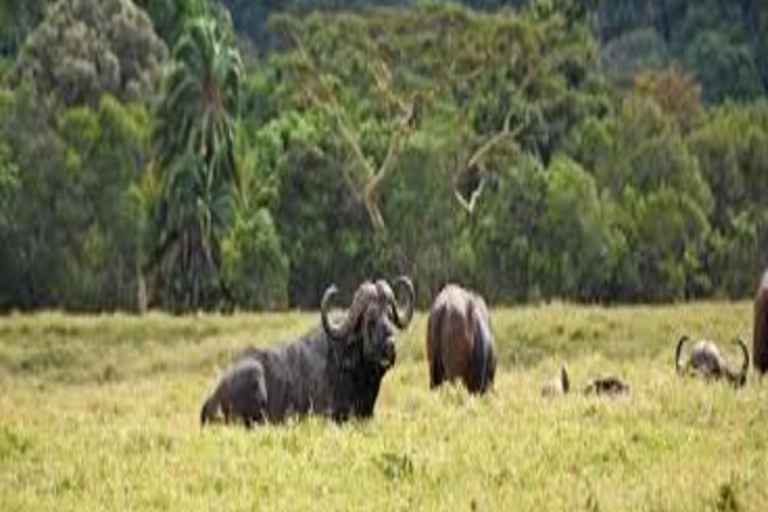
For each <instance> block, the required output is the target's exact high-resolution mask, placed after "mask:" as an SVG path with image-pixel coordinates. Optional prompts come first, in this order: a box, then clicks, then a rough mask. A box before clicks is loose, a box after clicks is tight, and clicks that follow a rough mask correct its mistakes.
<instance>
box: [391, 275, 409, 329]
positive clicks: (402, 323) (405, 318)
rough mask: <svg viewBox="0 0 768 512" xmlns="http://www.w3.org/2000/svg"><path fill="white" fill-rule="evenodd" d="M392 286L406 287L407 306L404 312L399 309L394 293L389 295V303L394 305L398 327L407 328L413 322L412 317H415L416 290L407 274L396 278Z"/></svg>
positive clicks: (394, 315) (393, 311)
mask: <svg viewBox="0 0 768 512" xmlns="http://www.w3.org/2000/svg"><path fill="white" fill-rule="evenodd" d="M392 286H393V287H394V288H398V287H401V288H404V289H405V292H406V295H407V299H406V308H405V311H404V312H403V311H400V310H399V309H398V307H397V300H396V299H395V295H394V293H392V294H391V295H389V296H388V297H387V300H388V301H389V304H390V305H391V306H392V318H393V319H394V322H395V325H396V326H397V327H398V329H405V328H406V327H408V324H409V323H411V319H412V318H413V310H414V308H415V307H416V292H415V291H414V290H413V282H411V280H410V279H409V278H408V277H406V276H400V277H398V278H397V279H395V281H394V283H392ZM390 293H391V292H390Z"/></svg>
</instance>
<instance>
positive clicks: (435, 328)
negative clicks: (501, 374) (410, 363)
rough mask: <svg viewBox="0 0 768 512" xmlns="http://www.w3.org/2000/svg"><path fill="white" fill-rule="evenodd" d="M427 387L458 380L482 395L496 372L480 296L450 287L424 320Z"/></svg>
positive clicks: (489, 330)
mask: <svg viewBox="0 0 768 512" xmlns="http://www.w3.org/2000/svg"><path fill="white" fill-rule="evenodd" d="M427 362H428V363H429V379H430V387H432V388H434V387H436V386H439V385H440V384H442V383H443V382H444V381H446V380H448V381H451V380H456V379H461V380H462V381H463V382H464V385H465V386H466V387H467V389H468V390H469V391H470V392H472V393H484V392H485V391H486V390H487V389H488V388H489V387H490V386H491V385H492V384H493V378H494V375H495V373H496V348H495V346H494V342H493V334H492V332H491V324H490V316H489V314H488V308H487V307H486V305H485V301H484V300H483V299H482V297H480V296H479V295H477V294H475V293H472V292H470V291H467V290H465V289H464V288H461V287H460V286H457V285H453V284H449V285H448V286H446V287H445V288H443V289H442V291H441V292H440V293H439V294H438V295H437V297H436V298H435V302H434V304H433V305H432V310H431V311H430V313H429V319H428V320H427Z"/></svg>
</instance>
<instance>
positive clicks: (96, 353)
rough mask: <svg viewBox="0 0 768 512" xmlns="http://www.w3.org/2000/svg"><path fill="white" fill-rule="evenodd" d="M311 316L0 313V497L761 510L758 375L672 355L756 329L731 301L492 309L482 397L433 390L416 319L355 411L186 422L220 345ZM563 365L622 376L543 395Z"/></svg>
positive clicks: (766, 406)
mask: <svg viewBox="0 0 768 512" xmlns="http://www.w3.org/2000/svg"><path fill="white" fill-rule="evenodd" d="M317 321H318V317H317V315H316V314H300V313H291V314H282V315H272V314H270V315H236V316H233V317H228V316H202V317H187V318H178V317H170V316H163V315H150V316H148V317H144V318H136V317H131V316H122V315H117V316H92V317H81V316H67V315H64V314H58V313H45V314H39V315H32V316H15V317H10V318H4V319H0V390H1V391H0V509H1V510H3V511H14V510H40V511H50V510H57V511H66V510H89V511H90V510H94V511H95V510H185V511H190V510H216V511H229V510H323V511H330V510H408V511H412V510H531V511H538V510H563V511H565V510H567V511H575V510H588V511H592V510H604V511H615V510H647V511H665V510H669V511H673V510H674V511H677V510H689V511H701V510H713V511H718V510H747V511H750V510H751V511H765V510H768V382H766V383H761V382H759V381H758V380H757V379H755V378H754V377H752V376H751V377H750V380H749V383H748V385H747V387H746V388H745V389H743V390H741V391H738V392H735V391H734V390H733V389H731V388H729V387H727V386H724V385H709V384H706V383H702V382H699V381H695V380H692V379H680V378H677V377H676V375H675V374H674V371H673V367H672V359H673V357H672V353H673V350H674V344H675V342H676V340H677V339H678V338H679V336H680V334H682V333H683V332H686V333H688V334H689V335H691V336H692V337H698V336H708V337H711V338H714V339H715V340H721V341H723V340H730V339H731V338H732V337H733V336H735V335H737V334H738V335H741V336H742V337H743V338H744V339H745V341H747V342H748V344H750V343H749V340H750V335H751V305H750V304H748V303H746V302H744V303H737V304H731V303H698V304H689V305H680V306H669V307H620V308H599V307H580V306H572V305H564V304H553V305H548V306H541V307H524V308H514V309H504V310H496V311H494V312H493V322H494V328H495V333H496V338H497V344H498V348H499V352H500V369H499V372H498V374H497V381H496V386H495V391H494V392H493V393H492V394H490V395H488V396H485V397H483V398H476V397H470V396H468V395H467V394H466V393H465V392H464V391H463V390H462V389H461V388H455V387H446V388H444V389H442V390H440V391H439V392H430V391H429V389H428V385H427V365H426V362H425V360H424V332H425V325H426V319H425V317H424V316H423V315H417V317H416V319H415V321H414V323H413V324H412V325H411V327H410V328H409V329H408V330H407V331H405V332H404V333H403V334H402V336H401V338H400V341H399V352H398V362H397V364H396V366H395V368H394V369H393V370H392V371H391V372H390V373H389V374H388V375H387V377H386V378H385V380H384V384H383V387H382V393H381V396H380V398H379V402H378V403H377V407H376V415H375V417H374V418H373V419H372V420H371V421H367V422H352V423H349V424H346V425H343V426H338V425H335V424H333V423H332V422H329V421H327V420H324V419H320V418H309V419H306V420H301V421H293V422H289V423H288V424H286V425H282V426H269V427H264V428H259V429H257V430H255V431H252V432H247V431H245V430H244V429H241V428H226V427H214V428H210V429H205V430H201V429H200V428H199V425H198V413H199V407H200V403H201V400H202V399H203V398H204V396H205V395H206V394H207V393H208V391H209V390H210V388H211V387H212V386H213V385H214V384H215V382H216V379H217V376H218V373H219V372H220V371H221V370H222V369H223V368H224V367H225V366H226V365H227V364H228V362H229V361H231V359H232V357H233V355H234V354H236V353H237V352H238V351H239V350H240V349H242V348H243V347H245V346H247V345H250V344H255V345H260V346H264V345H270V344H273V343H277V342H279V341H281V340H283V339H289V338H291V337H293V336H296V335H299V334H301V333H303V332H304V331H306V330H307V329H308V328H310V327H311V326H313V325H314V324H315V323H317ZM725 347H726V348H727V352H728V355H729V356H731V357H732V358H734V359H736V360H738V359H737V357H738V354H737V352H736V351H734V350H732V348H731V347H730V346H729V344H725ZM562 362H566V363H567V364H568V367H569V370H570V373H571V377H572V382H573V383H574V384H575V386H576V387H578V388H581V387H583V386H584V384H586V382H587V380H588V379H589V378H592V377H595V376H597V375H601V374H608V373H613V374H618V375H621V376H623V377H624V378H626V379H627V380H628V381H629V382H630V383H631V385H632V393H631V394H630V395H629V396H628V397H625V398H621V399H617V400H610V399H598V398H590V397H584V396H580V395H578V394H575V395H572V396H569V397H566V398H564V399H557V400H550V401H545V400H543V399H542V398H540V396H539V389H540V386H541V384H542V383H543V382H544V381H546V380H548V379H550V378H552V377H554V376H556V375H557V373H558V368H559V366H560V364H561V363H562Z"/></svg>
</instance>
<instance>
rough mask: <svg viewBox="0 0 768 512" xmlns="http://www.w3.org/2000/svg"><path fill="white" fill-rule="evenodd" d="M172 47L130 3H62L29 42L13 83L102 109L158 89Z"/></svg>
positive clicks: (115, 0) (86, 0)
mask: <svg viewBox="0 0 768 512" xmlns="http://www.w3.org/2000/svg"><path fill="white" fill-rule="evenodd" d="M166 53H167V51H166V48H165V45H164V44H163V42H162V40H160V39H159V38H158V37H157V36H156V35H155V32H154V30H153V28H152V22H151V21H150V19H149V17H148V16H147V15H146V13H145V12H144V11H142V10H140V9H138V8H137V7H136V6H135V5H134V4H133V3H132V2H131V1H130V0H105V1H104V2H100V1H98V0H58V1H57V2H56V3H55V4H53V5H52V6H51V7H50V9H49V10H48V13H47V15H46V18H45V19H44V20H43V22H42V23H41V24H40V25H39V26H38V27H37V28H36V29H35V31H34V32H33V33H32V34H31V36H30V37H29V40H28V41H27V43H26V44H25V46H24V48H23V50H22V52H21V53H20V55H19V58H18V60H17V62H16V67H15V70H14V73H13V77H12V81H13V83H14V84H19V83H21V82H24V81H29V82H30V83H32V84H33V85H34V86H35V88H36V89H37V91H38V92H39V93H40V94H42V95H47V94H49V93H50V94H53V96H54V97H55V98H57V100H59V101H60V102H61V103H62V104H64V105H66V106H72V105H90V106H96V105H98V103H99V100H100V99H101V95H102V94H103V93H110V94H112V95H114V96H116V97H118V98H120V99H121V100H126V101H136V100H140V99H145V98H146V96H147V95H148V94H150V93H152V92H153V91H154V88H155V82H156V80H157V78H158V77H159V73H160V67H161V65H162V63H163V61H164V60H165V57H166Z"/></svg>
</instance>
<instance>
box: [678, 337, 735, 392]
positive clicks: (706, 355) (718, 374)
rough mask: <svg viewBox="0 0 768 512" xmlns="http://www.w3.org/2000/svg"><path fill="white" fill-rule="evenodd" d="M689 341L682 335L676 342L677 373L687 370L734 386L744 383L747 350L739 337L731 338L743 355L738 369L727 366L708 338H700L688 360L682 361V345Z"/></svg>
mask: <svg viewBox="0 0 768 512" xmlns="http://www.w3.org/2000/svg"><path fill="white" fill-rule="evenodd" d="M689 341H690V340H689V338H688V336H683V337H681V338H680V341H678V342H677V348H676V349H675V369H676V370H677V373H678V374H680V375H682V374H684V373H686V372H687V373H693V374H694V375H697V376H701V377H704V378H706V379H710V380H721V379H725V380H727V381H728V382H730V383H731V384H733V385H734V386H736V387H741V386H743V385H744V384H745V383H746V381H747V370H748V369H749V351H748V350H747V346H746V345H745V344H744V342H743V341H742V340H740V339H739V338H736V339H735V340H733V343H734V344H735V345H738V346H739V348H740V349H741V352H742V354H743V355H744V358H743V362H742V365H741V368H739V369H738V370H734V369H731V368H730V367H729V366H728V363H727V362H726V360H725V357H723V355H722V354H721V353H720V349H719V348H717V345H715V344H714V343H713V342H712V341H709V340H701V341H699V342H698V343H696V344H695V345H694V346H693V348H692V349H691V353H690V356H689V357H688V360H687V361H686V362H685V363H683V362H682V354H683V346H684V345H685V344H686V343H688V342H689Z"/></svg>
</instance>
